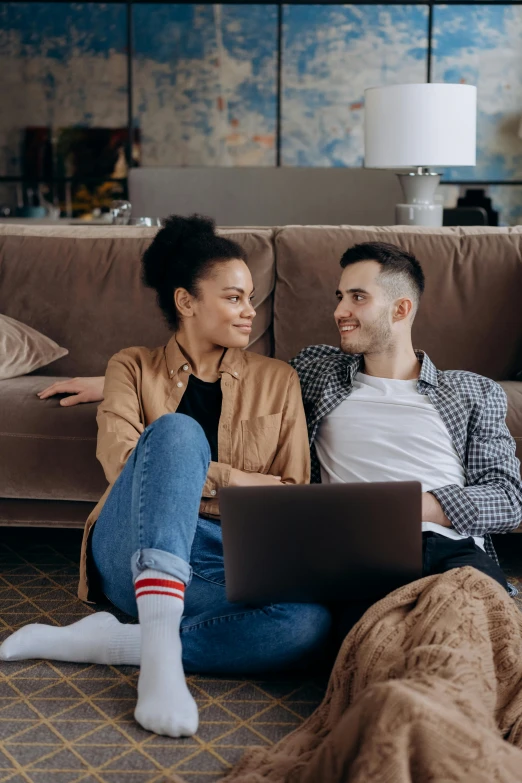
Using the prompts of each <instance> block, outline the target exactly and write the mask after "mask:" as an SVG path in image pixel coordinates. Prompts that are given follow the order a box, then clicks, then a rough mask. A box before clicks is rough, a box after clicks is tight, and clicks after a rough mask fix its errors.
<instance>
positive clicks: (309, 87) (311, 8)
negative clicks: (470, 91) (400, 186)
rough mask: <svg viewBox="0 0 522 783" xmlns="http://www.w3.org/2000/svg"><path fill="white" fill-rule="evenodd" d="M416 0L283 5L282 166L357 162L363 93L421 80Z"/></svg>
mask: <svg viewBox="0 0 522 783" xmlns="http://www.w3.org/2000/svg"><path fill="white" fill-rule="evenodd" d="M427 34H428V8H427V6H425V5H424V6H423V5H337V6H335V5H321V6H319V5H288V6H285V9H284V39H283V41H284V46H283V97H282V163H283V165H286V166H360V165H361V164H362V160H363V153H364V149H363V148H364V142H363V112H364V90H365V88H366V87H375V86H378V85H384V84H400V83H405V82H408V83H410V82H423V81H426V55H427V45H428V42H427Z"/></svg>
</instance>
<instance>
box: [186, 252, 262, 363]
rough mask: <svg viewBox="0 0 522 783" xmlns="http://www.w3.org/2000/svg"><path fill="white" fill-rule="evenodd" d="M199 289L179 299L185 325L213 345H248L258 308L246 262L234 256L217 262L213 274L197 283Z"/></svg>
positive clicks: (236, 346) (227, 346) (239, 346)
mask: <svg viewBox="0 0 522 783" xmlns="http://www.w3.org/2000/svg"><path fill="white" fill-rule="evenodd" d="M198 291H199V294H198V296H197V297H193V296H190V295H189V294H187V293H186V292H185V294H184V295H183V296H182V297H181V299H178V298H177V302H176V303H177V305H178V309H180V310H181V315H182V319H183V321H182V323H183V327H184V328H186V329H187V330H190V332H191V334H192V335H193V336H194V337H196V338H198V339H200V340H202V341H204V342H207V343H209V344H211V345H219V346H222V347H223V348H246V346H247V345H248V343H249V341H250V334H251V331H252V321H253V319H254V318H255V315H256V311H255V310H254V308H253V307H252V298H253V292H254V286H253V283H252V276H251V274H250V270H249V269H248V267H247V265H246V264H245V262H244V261H241V260H240V259H233V260H231V261H223V262H222V263H218V264H215V265H214V267H213V268H212V271H211V273H210V275H209V276H208V277H206V278H204V279H203V280H200V281H199V282H198ZM178 292H179V289H178V291H177V292H176V293H177V294H178ZM185 304H187V305H189V308H190V309H189V310H185V306H184V305H185Z"/></svg>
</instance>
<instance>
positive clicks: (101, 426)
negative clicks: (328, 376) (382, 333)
mask: <svg viewBox="0 0 522 783" xmlns="http://www.w3.org/2000/svg"><path fill="white" fill-rule="evenodd" d="M190 372H191V366H190V363H189V362H187V360H186V358H185V357H184V355H183V353H182V352H181V350H180V348H179V345H178V343H177V341H176V339H175V337H172V338H171V340H170V341H169V343H168V344H167V345H166V346H163V347H161V348H155V349H154V350H150V349H149V348H127V349H126V350H124V351H120V352H119V353H117V354H116V355H115V356H113V357H112V359H111V360H110V361H109V364H108V366H107V372H106V375H105V386H104V392H103V394H104V399H103V402H101V403H100V406H99V408H98V416H97V421H98V447H97V451H96V454H97V457H98V459H99V461H100V462H101V464H102V466H103V469H104V471H105V476H106V478H107V481H108V482H109V487H108V489H107V491H106V492H105V494H104V495H103V497H102V498H101V500H100V502H99V503H98V505H97V506H96V508H95V509H94V510H93V511H92V513H91V514H90V516H89V518H88V520H87V524H86V526H85V533H84V536H83V543H82V552H81V563H80V584H79V588H78V595H79V597H80V598H81V599H82V600H84V601H86V600H89V585H88V571H89V564H88V562H87V553H88V546H87V543H88V539H89V535H90V533H91V531H92V528H93V525H94V523H95V522H96V520H97V519H98V516H99V515H100V512H101V509H102V508H103V504H104V503H105V500H106V499H107V496H108V494H109V492H110V490H111V487H112V485H113V484H114V482H115V481H116V479H117V478H118V476H119V475H120V473H121V471H122V469H123V466H124V465H125V463H126V462H127V460H128V458H129V455H130V454H131V452H132V451H133V449H134V448H135V446H136V444H137V442H138V440H139V437H140V435H141V434H142V432H143V431H144V429H145V428H146V427H147V426H148V425H149V424H152V422H153V421H155V420H156V419H158V418H159V417H160V416H163V415H164V414H165V413H174V412H175V411H176V409H177V407H178V405H179V403H180V401H181V398H182V397H183V394H184V392H185V389H186V388H187V379H188V376H189V374H190ZM219 373H220V375H221V389H222V391H223V404H222V409H221V417H220V419H219V429H218V458H219V461H218V462H211V463H210V468H209V471H208V474H207V480H206V482H205V486H204V487H203V496H202V498H201V505H200V514H202V515H204V516H208V517H214V518H219V501H218V496H219V488H220V487H226V486H227V485H228V483H229V479H230V469H231V468H237V469H239V470H244V471H247V472H252V473H270V474H272V475H274V476H281V478H282V481H283V482H285V483H286V484H306V483H307V482H308V481H309V480H310V452H309V448H308V435H307V428H306V418H305V413H304V409H303V403H302V399H301V387H300V385H299V379H298V376H297V373H296V372H295V370H293V369H292V368H291V367H290V366H289V365H288V364H286V363H285V362H281V361H279V360H277V359H268V358H267V357H266V356H260V355H259V354H255V353H250V352H249V351H241V350H239V349H236V348H229V349H228V350H227V351H226V353H225V354H224V356H223V359H222V361H221V365H220V367H219ZM173 448H174V444H173Z"/></svg>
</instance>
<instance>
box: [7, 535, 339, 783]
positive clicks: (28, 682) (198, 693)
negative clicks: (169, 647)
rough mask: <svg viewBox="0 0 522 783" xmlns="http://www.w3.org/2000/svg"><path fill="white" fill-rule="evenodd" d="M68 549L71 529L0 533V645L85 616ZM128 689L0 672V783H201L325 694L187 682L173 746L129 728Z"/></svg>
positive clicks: (78, 669) (40, 665)
mask: <svg viewBox="0 0 522 783" xmlns="http://www.w3.org/2000/svg"><path fill="white" fill-rule="evenodd" d="M80 541H81V532H80V531H77V530H60V531H54V530H39V529H36V530H35V529H33V530H31V529H23V530H22V529H17V530H13V529H6V528H3V529H0V542H1V543H0V642H1V641H3V639H4V638H5V637H6V636H8V635H9V634H10V633H12V631H14V630H16V629H17V628H20V627H21V626H22V625H26V624H27V623H35V622H38V623H48V624H52V625H68V624H69V623H72V622H75V621H76V620H79V619H80V618H81V617H85V615H87V614H90V613H91V612H92V611H93V609H92V608H91V607H89V606H86V605H85V604H83V603H82V602H81V601H79V600H78V599H77V598H76V587H77V582H78V557H79V551H80ZM96 608H97V609H103V610H105V611H107V610H111V611H112V609H111V607H110V606H97V607H96ZM113 613H114V614H115V615H116V616H118V617H119V619H124V616H119V615H118V612H117V611H115V610H114V612H113ZM137 678H138V669H137V668H136V667H133V666H118V667H116V666H88V665H82V664H69V663H57V662H47V661H45V662H41V661H28V662H23V663H0V783H4V781H5V782H7V781H9V783H22V781H24V783H28V782H30V783H80V781H81V783H91V782H92V783H94V781H96V782H97V783H120V781H125V783H167V781H169V780H170V779H171V776H170V774H169V773H170V772H176V773H177V774H179V775H180V776H182V777H183V778H184V779H185V780H187V782H189V781H190V783H203V782H204V783H211V782H213V781H216V780H219V779H220V778H222V777H223V775H224V774H225V773H226V772H227V771H228V770H230V769H231V767H232V766H233V765H234V764H235V762H236V761H237V760H238V759H239V758H240V756H242V754H243V752H244V751H245V749H246V748H247V747H251V746H253V745H271V744H273V743H274V742H277V741H278V740H279V739H281V738H282V737H284V736H285V735H286V734H288V732H290V731H292V730H293V729H295V728H296V727H297V726H298V725H299V724H300V723H301V722H302V721H303V720H304V718H306V717H307V716H308V715H310V714H311V713H312V712H313V710H314V709H315V708H316V706H317V705H318V704H319V702H320V701H321V699H322V696H323V693H324V686H325V678H324V677H323V678H321V679H319V680H314V681H303V678H302V677H301V679H297V680H296V679H281V678H274V679H270V680H262V681H260V680H245V679H237V680H224V679H221V678H209V677H199V676H196V677H190V678H189V686H190V689H191V691H192V693H193V695H194V697H195V699H196V701H197V702H198V705H199V709H200V728H199V731H198V733H197V735H196V736H195V737H194V738H191V739H182V740H174V739H169V738H167V737H158V736H156V735H154V734H151V733H150V732H147V731H144V730H143V729H141V728H140V727H139V726H138V725H137V724H136V722H135V721H134V719H133V711H134V707H135V704H136V683H137Z"/></svg>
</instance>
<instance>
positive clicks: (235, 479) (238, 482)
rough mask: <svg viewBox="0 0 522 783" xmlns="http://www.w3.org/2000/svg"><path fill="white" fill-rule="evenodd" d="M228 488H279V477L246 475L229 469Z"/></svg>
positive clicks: (256, 474)
mask: <svg viewBox="0 0 522 783" xmlns="http://www.w3.org/2000/svg"><path fill="white" fill-rule="evenodd" d="M228 485H229V487H274V486H276V485H278V486H281V476H270V475H265V474H264V473H246V472H245V471H244V470H237V469H236V468H231V470H230V481H229V484H228Z"/></svg>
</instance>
